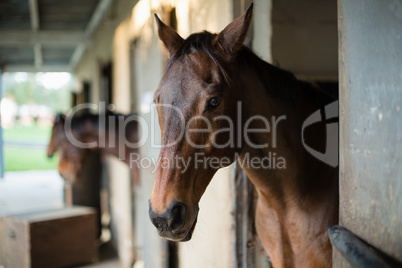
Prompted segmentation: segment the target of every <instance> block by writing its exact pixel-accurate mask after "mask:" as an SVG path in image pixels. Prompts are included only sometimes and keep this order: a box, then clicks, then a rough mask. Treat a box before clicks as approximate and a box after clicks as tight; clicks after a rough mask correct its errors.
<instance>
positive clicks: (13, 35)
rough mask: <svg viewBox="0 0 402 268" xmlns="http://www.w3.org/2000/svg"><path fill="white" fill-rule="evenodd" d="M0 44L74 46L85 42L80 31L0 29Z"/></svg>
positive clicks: (84, 37) (83, 34) (84, 36)
mask: <svg viewBox="0 0 402 268" xmlns="http://www.w3.org/2000/svg"><path fill="white" fill-rule="evenodd" d="M0 36H1V38H0V46H6V45H10V46H34V45H36V44H37V43H40V44H42V45H49V46H59V47H75V46H77V45H78V44H81V43H85V42H87V40H88V39H87V38H86V35H85V33H84V32H81V31H37V32H32V31H0Z"/></svg>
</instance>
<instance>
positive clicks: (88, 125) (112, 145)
mask: <svg viewBox="0 0 402 268" xmlns="http://www.w3.org/2000/svg"><path fill="white" fill-rule="evenodd" d="M130 116H135V115H123V114H115V113H111V112H108V113H107V114H106V115H105V117H104V119H105V120H104V124H102V123H100V122H103V121H102V120H100V115H93V114H84V115H79V116H76V117H73V118H72V119H71V121H70V130H71V136H72V137H73V139H71V136H70V138H69V137H68V135H67V134H68V133H67V132H66V127H65V126H66V120H67V119H66V116H65V115H63V114H59V115H57V116H56V118H55V121H54V124H53V127H52V134H51V138H50V142H49V145H48V147H47V155H48V157H52V156H53V154H54V153H55V152H56V151H58V152H59V163H58V170H59V173H60V175H61V176H62V177H63V178H64V179H66V180H69V181H75V180H76V178H77V175H78V174H79V173H80V172H81V169H82V164H83V162H84V160H85V158H86V156H87V154H88V152H89V150H99V151H100V153H101V155H102V156H103V157H102V159H104V156H105V155H107V154H109V155H113V156H116V157H117V158H119V159H120V160H122V161H123V162H125V163H126V164H127V165H128V166H129V167H130V171H131V175H132V178H133V180H134V181H135V182H136V183H137V184H138V183H139V173H138V165H135V163H134V164H133V163H130V160H131V156H132V154H138V148H137V146H136V143H137V141H138V133H137V122H136V120H132V119H130ZM88 147H89V148H88Z"/></svg>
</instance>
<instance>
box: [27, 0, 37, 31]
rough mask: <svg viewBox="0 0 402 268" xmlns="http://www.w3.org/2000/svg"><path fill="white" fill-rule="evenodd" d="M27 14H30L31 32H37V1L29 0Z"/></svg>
mask: <svg viewBox="0 0 402 268" xmlns="http://www.w3.org/2000/svg"><path fill="white" fill-rule="evenodd" d="M29 12H30V14H31V27H32V30H33V31H38V30H39V12H38V1H37V0H29Z"/></svg>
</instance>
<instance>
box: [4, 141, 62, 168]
mask: <svg viewBox="0 0 402 268" xmlns="http://www.w3.org/2000/svg"><path fill="white" fill-rule="evenodd" d="M4 162H5V163H4V164H5V166H6V171H22V170H45V169H56V168H57V162H58V157H57V155H55V156H53V158H50V159H49V158H47V155H46V149H38V148H25V147H14V146H5V147H4Z"/></svg>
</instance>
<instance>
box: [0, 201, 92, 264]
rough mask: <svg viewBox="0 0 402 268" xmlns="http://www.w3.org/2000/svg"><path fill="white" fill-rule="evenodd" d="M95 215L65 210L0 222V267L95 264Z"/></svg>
mask: <svg viewBox="0 0 402 268" xmlns="http://www.w3.org/2000/svg"><path fill="white" fill-rule="evenodd" d="M96 219H97V213H96V211H95V210H94V209H92V208H87V207H67V208H62V209H56V210H48V211H41V212H34V213H27V214H21V215H13V216H6V217H1V218H0V266H4V267H7V268H14V267H15V268H29V267H32V268H35V267H38V268H45V267H52V268H53V267H66V266H71V265H76V264H82V263H88V262H93V261H96V260H97V257H98V247H97V221H96Z"/></svg>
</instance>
